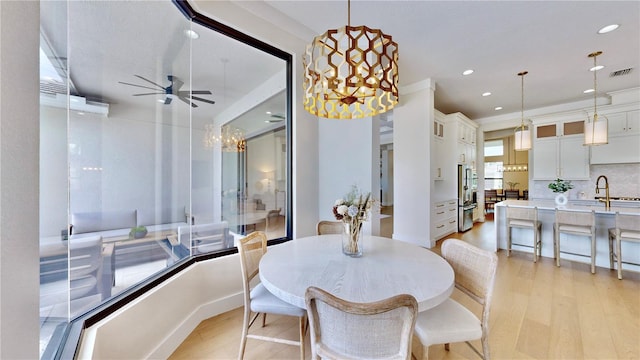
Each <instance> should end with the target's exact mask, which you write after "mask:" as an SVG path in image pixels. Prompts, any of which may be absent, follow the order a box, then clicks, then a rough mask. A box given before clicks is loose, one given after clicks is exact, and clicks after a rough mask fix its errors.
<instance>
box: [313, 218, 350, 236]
mask: <svg viewBox="0 0 640 360" xmlns="http://www.w3.org/2000/svg"><path fill="white" fill-rule="evenodd" d="M343 232H344V223H343V222H342V221H327V220H321V221H319V222H318V224H317V225H316V233H317V234H318V235H326V234H342V233H343Z"/></svg>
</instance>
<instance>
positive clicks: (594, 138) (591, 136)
mask: <svg viewBox="0 0 640 360" xmlns="http://www.w3.org/2000/svg"><path fill="white" fill-rule="evenodd" d="M598 55H602V51H596V52H592V53H591V54H589V55H587V56H588V57H592V58H593V68H591V71H593V121H590V119H589V116H588V115H587V119H586V120H585V121H584V145H605V144H608V143H609V129H608V128H609V121H608V119H607V117H606V116H604V120H603V119H598V103H597V78H596V72H597V71H598V70H599V69H598V67H597V65H596V57H598Z"/></svg>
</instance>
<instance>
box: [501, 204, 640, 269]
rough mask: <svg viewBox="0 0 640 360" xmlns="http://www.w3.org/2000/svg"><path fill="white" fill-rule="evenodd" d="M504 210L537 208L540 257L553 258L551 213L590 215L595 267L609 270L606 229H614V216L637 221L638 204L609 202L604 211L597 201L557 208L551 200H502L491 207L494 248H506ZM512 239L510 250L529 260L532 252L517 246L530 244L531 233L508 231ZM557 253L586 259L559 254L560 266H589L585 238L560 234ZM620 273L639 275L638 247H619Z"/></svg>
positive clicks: (631, 245) (628, 244) (603, 207)
mask: <svg viewBox="0 0 640 360" xmlns="http://www.w3.org/2000/svg"><path fill="white" fill-rule="evenodd" d="M506 206H514V207H516V206H517V207H525V208H533V207H537V208H538V220H539V221H540V222H541V223H542V239H541V241H542V256H544V257H550V258H553V257H554V255H553V226H554V223H555V210H556V208H558V209H560V210H568V211H572V210H573V211H592V210H593V211H594V212H595V221H596V224H595V227H596V266H597V267H603V268H609V228H613V227H615V213H616V212H619V213H621V214H633V215H638V221H640V202H638V201H625V202H622V201H612V203H611V207H610V209H608V210H607V209H605V206H604V203H598V202H597V201H574V202H570V203H568V204H567V205H564V206H557V205H556V204H555V202H554V201H553V200H505V201H502V202H499V203H497V204H495V215H494V216H495V217H494V221H495V227H496V247H495V250H496V251H497V250H498V249H506V248H507V226H506V218H507V216H506V209H507V208H506ZM511 231H512V232H511V234H512V235H511V236H512V239H513V245H512V250H516V251H525V252H527V253H529V254H531V256H532V257H533V250H532V249H531V248H528V247H523V246H519V245H517V244H516V243H518V244H527V245H531V244H533V234H532V233H531V230H525V229H516V228H513V229H512V230H511ZM560 243H561V249H562V251H568V252H571V253H576V254H585V255H587V257H582V256H577V255H572V254H566V253H561V254H560V259H561V260H560V266H563V262H566V261H567V260H570V261H578V262H583V263H587V264H589V263H590V261H591V260H590V258H589V257H588V256H589V254H590V253H591V241H590V240H589V239H587V238H585V237H581V236H572V235H565V234H561V239H560ZM622 255H623V256H622V261H623V265H622V268H623V270H632V271H640V265H636V264H640V244H630V243H627V242H624V243H622Z"/></svg>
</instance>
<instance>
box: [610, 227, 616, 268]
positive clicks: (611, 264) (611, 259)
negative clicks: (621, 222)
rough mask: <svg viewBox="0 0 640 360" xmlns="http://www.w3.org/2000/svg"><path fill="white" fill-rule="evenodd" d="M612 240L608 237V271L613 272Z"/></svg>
mask: <svg viewBox="0 0 640 360" xmlns="http://www.w3.org/2000/svg"><path fill="white" fill-rule="evenodd" d="M614 240H615V239H614V238H613V237H612V236H611V235H609V269H611V270H613V242H614Z"/></svg>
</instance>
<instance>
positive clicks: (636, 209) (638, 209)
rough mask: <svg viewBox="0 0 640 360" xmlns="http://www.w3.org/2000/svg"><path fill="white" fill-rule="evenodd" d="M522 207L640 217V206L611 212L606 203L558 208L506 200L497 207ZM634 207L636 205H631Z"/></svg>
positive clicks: (545, 202) (549, 203) (546, 203)
mask: <svg viewBox="0 0 640 360" xmlns="http://www.w3.org/2000/svg"><path fill="white" fill-rule="evenodd" d="M506 205H508V206H520V207H529V208H531V207H537V208H538V210H555V209H560V210H575V211H591V210H595V212H596V214H610V215H614V214H615V213H616V212H619V213H621V214H632V215H633V214H638V215H640V204H639V206H637V207H634V206H615V204H614V206H611V208H610V209H609V210H606V209H605V208H604V203H600V204H598V205H582V204H580V203H572V202H571V201H570V202H569V203H567V205H563V206H558V205H556V203H555V201H553V200H505V201H501V202H499V203H497V204H496V205H495V206H506ZM629 205H634V204H629Z"/></svg>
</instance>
